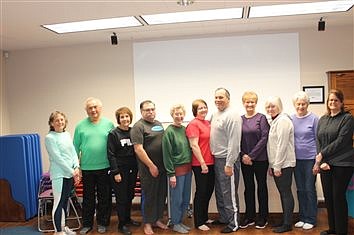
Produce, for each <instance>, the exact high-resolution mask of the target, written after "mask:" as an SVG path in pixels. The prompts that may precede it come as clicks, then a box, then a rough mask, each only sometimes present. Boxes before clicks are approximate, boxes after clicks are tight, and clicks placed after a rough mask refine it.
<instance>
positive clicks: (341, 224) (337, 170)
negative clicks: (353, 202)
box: [321, 166, 353, 234]
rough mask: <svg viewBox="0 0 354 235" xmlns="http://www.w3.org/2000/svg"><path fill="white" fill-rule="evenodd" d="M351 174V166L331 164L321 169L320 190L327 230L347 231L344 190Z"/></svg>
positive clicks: (343, 232)
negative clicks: (323, 202)
mask: <svg viewBox="0 0 354 235" xmlns="http://www.w3.org/2000/svg"><path fill="white" fill-rule="evenodd" d="M352 175H353V167H340V166H331V169H330V170H328V171H321V182H322V190H323V195H324V198H325V204H326V207H327V216H328V225H329V230H332V231H336V233H337V234H347V233H348V204H347V199H346V191H347V188H348V185H349V182H350V179H351V177H352Z"/></svg>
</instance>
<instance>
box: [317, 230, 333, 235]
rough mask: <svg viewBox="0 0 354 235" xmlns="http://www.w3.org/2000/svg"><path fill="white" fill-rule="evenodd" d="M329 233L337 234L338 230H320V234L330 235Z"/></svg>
mask: <svg viewBox="0 0 354 235" xmlns="http://www.w3.org/2000/svg"><path fill="white" fill-rule="evenodd" d="M328 234H336V232H335V231H333V230H325V231H321V232H320V235H328Z"/></svg>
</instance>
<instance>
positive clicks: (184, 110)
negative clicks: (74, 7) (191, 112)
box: [170, 104, 186, 117]
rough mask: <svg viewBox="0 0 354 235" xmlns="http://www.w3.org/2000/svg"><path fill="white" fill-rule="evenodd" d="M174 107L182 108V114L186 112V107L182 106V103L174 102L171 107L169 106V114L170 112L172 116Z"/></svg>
mask: <svg viewBox="0 0 354 235" xmlns="http://www.w3.org/2000/svg"><path fill="white" fill-rule="evenodd" d="M176 109H182V111H183V114H184V115H185V114H186V109H185V108H184V106H183V105H182V104H175V105H173V106H172V107H171V108H170V114H171V117H173V116H172V115H173V113H174V112H175V110H176Z"/></svg>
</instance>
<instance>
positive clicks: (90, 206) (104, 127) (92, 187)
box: [74, 97, 114, 234]
mask: <svg viewBox="0 0 354 235" xmlns="http://www.w3.org/2000/svg"><path fill="white" fill-rule="evenodd" d="M85 109H86V112H87V115H88V117H87V118H85V119H83V120H81V121H80V122H79V123H78V124H77V126H76V128H75V134H74V146H75V149H76V152H77V154H78V156H79V158H80V168H81V171H82V183H83V207H82V219H83V228H82V229H81V231H80V234H86V233H88V232H90V231H91V230H92V226H93V217H94V214H95V209H97V214H96V221H97V231H98V232H99V233H105V232H106V230H107V226H108V225H109V222H110V217H111V205H112V190H111V186H110V178H109V173H108V172H109V162H108V158H107V136H108V133H109V131H110V130H111V129H113V128H114V124H113V123H112V122H111V121H110V120H108V119H107V118H105V117H101V112H102V102H101V101H100V100H99V99H97V98H93V97H90V98H88V99H87V100H86V102H85ZM96 194H97V200H98V203H97V208H96Z"/></svg>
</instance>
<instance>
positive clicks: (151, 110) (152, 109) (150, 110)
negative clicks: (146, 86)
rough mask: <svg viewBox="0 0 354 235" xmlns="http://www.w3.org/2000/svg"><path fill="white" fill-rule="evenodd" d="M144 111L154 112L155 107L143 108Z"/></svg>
mask: <svg viewBox="0 0 354 235" xmlns="http://www.w3.org/2000/svg"><path fill="white" fill-rule="evenodd" d="M143 111H144V112H154V111H155V108H150V109H143Z"/></svg>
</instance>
